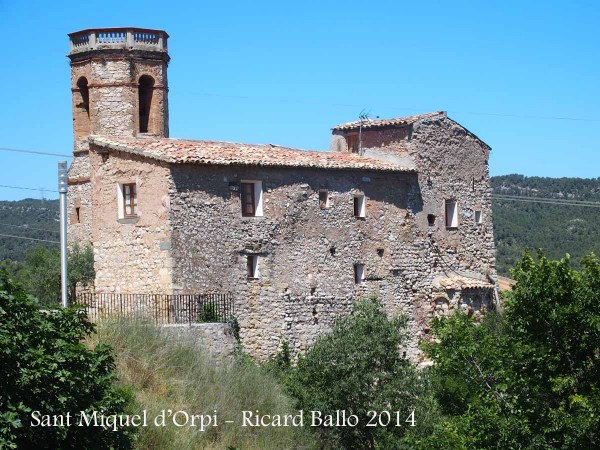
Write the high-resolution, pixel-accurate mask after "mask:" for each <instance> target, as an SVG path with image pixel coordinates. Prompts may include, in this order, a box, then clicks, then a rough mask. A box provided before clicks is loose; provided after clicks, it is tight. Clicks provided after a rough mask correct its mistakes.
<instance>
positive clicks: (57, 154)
mask: <svg viewBox="0 0 600 450" xmlns="http://www.w3.org/2000/svg"><path fill="white" fill-rule="evenodd" d="M0 150H2V151H4V152H17V153H32V154H35V155H46V156H61V157H63V158H72V157H73V155H65V154H63V153H50V152H40V151H37V150H25V149H22V148H7V147H0Z"/></svg>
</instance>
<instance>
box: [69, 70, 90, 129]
mask: <svg viewBox="0 0 600 450" xmlns="http://www.w3.org/2000/svg"><path fill="white" fill-rule="evenodd" d="M73 96H74V97H75V108H74V110H73V120H74V122H75V123H74V130H75V135H76V136H85V135H88V134H90V90H89V88H88V80H87V78H86V77H81V78H79V80H77V88H76V89H74V92H73Z"/></svg>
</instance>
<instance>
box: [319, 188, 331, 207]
mask: <svg viewBox="0 0 600 450" xmlns="http://www.w3.org/2000/svg"><path fill="white" fill-rule="evenodd" d="M319 207H320V208H321V209H326V208H329V192H327V191H325V190H321V191H319Z"/></svg>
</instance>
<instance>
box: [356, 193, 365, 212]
mask: <svg viewBox="0 0 600 450" xmlns="http://www.w3.org/2000/svg"><path fill="white" fill-rule="evenodd" d="M365 216H366V206H365V196H364V195H355V196H354V217H365Z"/></svg>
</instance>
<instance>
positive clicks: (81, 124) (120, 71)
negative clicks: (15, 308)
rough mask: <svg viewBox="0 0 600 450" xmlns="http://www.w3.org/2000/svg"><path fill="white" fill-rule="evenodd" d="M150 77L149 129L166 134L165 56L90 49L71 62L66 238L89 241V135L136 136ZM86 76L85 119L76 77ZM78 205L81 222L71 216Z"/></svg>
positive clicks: (165, 135)
mask: <svg viewBox="0 0 600 450" xmlns="http://www.w3.org/2000/svg"><path fill="white" fill-rule="evenodd" d="M142 75H149V76H151V77H152V78H153V79H154V80H155V83H154V88H153V96H152V106H151V111H150V125H149V130H148V131H149V132H151V134H154V135H157V136H161V137H168V135H169V126H168V120H169V117H168V114H169V113H168V101H167V93H168V81H167V61H166V60H165V58H164V56H163V55H162V54H159V55H155V54H153V53H152V52H146V53H144V52H141V53H140V52H135V53H134V52H132V53H129V52H126V51H121V52H90V54H88V55H83V56H81V57H79V56H77V58H76V59H75V60H73V61H72V62H71V91H72V93H73V95H72V110H73V134H74V146H73V147H74V158H73V162H72V163H71V166H70V168H69V180H70V186H69V193H68V206H67V207H68V214H69V217H70V220H69V229H68V234H69V242H70V243H74V242H78V243H80V244H88V243H90V242H91V235H92V223H91V220H92V219H91V218H92V211H91V205H90V194H91V186H90V182H89V177H90V170H89V161H88V151H89V143H88V136H89V135H90V134H96V135H106V136H119V137H127V136H136V135H137V134H138V130H139V112H138V111H139V110H138V81H139V79H140V77H141V76H142ZM81 77H85V78H86V80H87V82H88V90H89V118H88V114H86V113H85V111H84V109H83V107H82V95H81V89H80V88H79V86H78V84H77V83H78V81H79V80H80V78H81ZM76 207H79V208H80V209H79V211H80V217H81V221H80V223H77V221H76V220H75V211H76V210H75V208H76Z"/></svg>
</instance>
